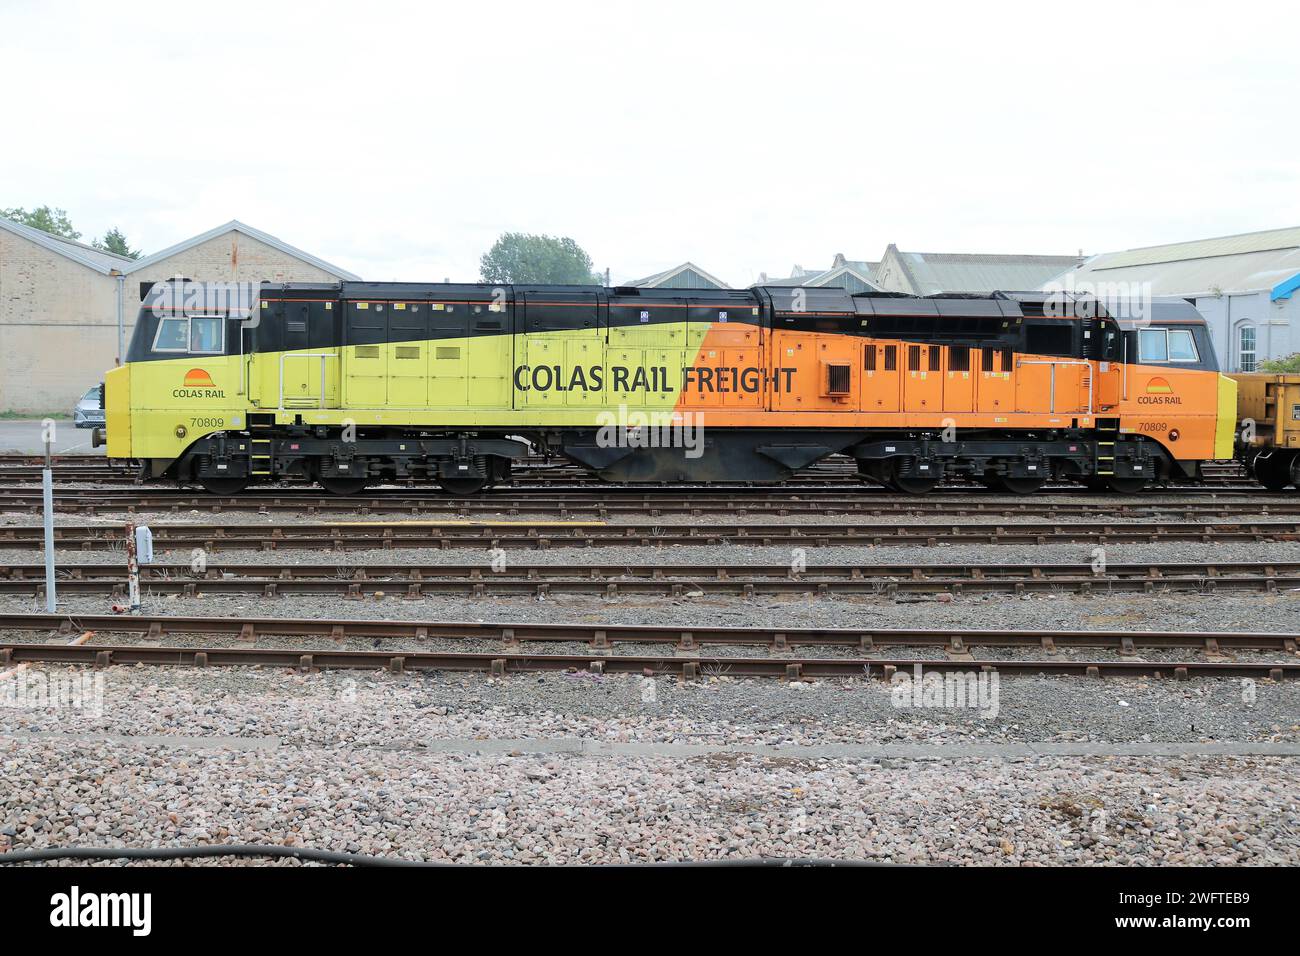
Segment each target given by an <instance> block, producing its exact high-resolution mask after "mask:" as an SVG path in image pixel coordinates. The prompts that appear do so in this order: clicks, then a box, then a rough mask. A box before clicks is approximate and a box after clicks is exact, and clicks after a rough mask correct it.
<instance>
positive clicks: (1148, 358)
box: [1138, 329, 1169, 362]
mask: <svg viewBox="0 0 1300 956" xmlns="http://www.w3.org/2000/svg"><path fill="white" fill-rule="evenodd" d="M1138 357H1139V361H1142V362H1168V361H1169V339H1168V337H1167V336H1166V334H1165V330H1164V329H1142V330H1140V331H1139V332H1138Z"/></svg>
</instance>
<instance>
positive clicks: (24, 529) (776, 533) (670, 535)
mask: <svg viewBox="0 0 1300 956" xmlns="http://www.w3.org/2000/svg"><path fill="white" fill-rule="evenodd" d="M150 527H151V528H152V531H153V536H154V544H155V546H156V548H158V549H159V550H163V551H165V550H168V549H174V548H190V549H193V548H202V549H204V550H205V551H209V552H213V551H217V550H219V549H234V548H243V549H245V550H247V549H250V548H251V549H260V550H268V551H270V550H280V549H302V548H308V549H316V550H319V549H332V550H336V551H342V550H354V549H359V548H368V549H387V548H438V549H443V550H446V549H451V548H455V547H466V546H477V547H482V546H486V547H489V548H502V549H505V548H511V549H520V548H539V549H544V548H549V547H565V546H572V547H584V548H594V547H608V546H612V545H613V546H658V547H670V546H689V545H715V546H716V545H745V546H769V545H772V546H776V545H779V546H790V545H796V546H800V547H829V546H832V545H884V544H921V545H933V544H938V543H940V542H943V543H965V544H1045V543H1047V542H1073V543H1123V542H1137V543H1161V542H1184V541H1196V542H1202V543H1214V542H1222V541H1295V540H1300V522H1296V521H1278V522H1263V521H1261V522H1249V523H1246V522H1207V523H1200V522H1142V521H1134V522H1128V523H1123V522H1096V521H1093V522H1087V523H1082V522H1081V523H1078V524H1068V523H1039V522H1021V523H1014V524H1013V523H1007V524H993V523H981V524H975V523H970V524H902V523H890V524H885V523H884V522H881V523H880V524H868V525H862V524H808V525H798V524H793V525H791V524H785V525H772V524H752V525H743V524H742V525H654V524H642V523H626V524H600V523H594V522H584V521H573V522H568V523H564V522H556V523H544V522H508V521H503V522H479V523H472V522H471V523H464V524H461V523H457V522H455V521H449V522H439V521H394V522H383V521H375V522H344V521H339V522H333V523H326V524H282V525H263V524H248V525H241V524H224V525H211V524H191V523H165V522H159V523H153V524H151V525H150ZM54 537H55V544H56V546H58V547H62V548H65V549H66V548H79V549H82V550H95V549H100V550H111V549H115V548H118V547H121V546H122V540H121V538H122V530H121V528H118V527H111V526H106V525H79V526H74V525H56V526H55V529H54ZM41 539H42V529H41V528H40V527H35V526H25V525H23V526H13V525H11V526H0V549H10V550H12V549H34V548H39V547H40V544H39V543H40V541H41Z"/></svg>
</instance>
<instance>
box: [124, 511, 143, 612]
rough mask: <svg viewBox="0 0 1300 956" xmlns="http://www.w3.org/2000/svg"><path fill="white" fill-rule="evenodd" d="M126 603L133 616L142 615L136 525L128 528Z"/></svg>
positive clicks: (129, 525) (131, 524) (130, 525)
mask: <svg viewBox="0 0 1300 956" xmlns="http://www.w3.org/2000/svg"><path fill="white" fill-rule="evenodd" d="M126 595H127V599H126V603H127V609H128V610H129V611H130V612H131V613H132V614H139V613H140V562H139V561H137V560H136V553H135V524H134V523H128V524H127V526H126Z"/></svg>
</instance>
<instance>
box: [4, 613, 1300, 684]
mask: <svg viewBox="0 0 1300 956" xmlns="http://www.w3.org/2000/svg"><path fill="white" fill-rule="evenodd" d="M0 631H6V632H15V631H18V632H29V633H38V634H42V635H47V636H48V635H49V634H50V633H51V632H54V633H58V634H62V635H65V636H66V635H70V634H72V633H74V632H87V631H89V632H93V634H94V638H93V639H92V640H88V641H86V642H85V643H82V644H77V645H70V644H51V643H32V642H14V641H4V642H0V666H9V665H12V664H18V663H26V662H45V663H63V664H89V665H93V666H96V667H107V666H110V665H113V664H156V665H162V664H169V665H174V666H176V665H179V666H191V667H203V666H215V665H260V666H273V667H292V668H297V669H299V670H303V671H311V670H317V669H329V668H341V667H342V668H371V669H377V668H386V669H388V670H390V671H393V672H401V671H407V670H478V671H488V672H489V673H492V674H494V675H499V676H504V675H505V674H507V673H509V672H511V671H538V670H565V671H577V670H583V671H589V672H594V673H612V672H625V673H626V672H631V673H642V674H676V675H680V676H681V677H683V678H685V679H694V678H697V677H700V676H708V675H711V674H725V675H730V676H780V677H785V678H787V679H791V680H802V679H806V678H814V677H871V676H877V677H883V678H886V679H888V678H889V677H891V676H892V675H893V674H894V673H895V672H896V671H897V670H898V669H900V668H901V669H904V670H906V669H911V668H914V667H916V666H918V665H919V666H920V667H921V668H922V669H925V670H938V671H966V672H969V671H972V670H974V669H976V668H979V669H980V670H983V671H998V672H1003V673H1013V674H1014V673H1032V674H1073V675H1088V676H1098V677H1101V676H1111V675H1125V676H1128V675H1138V674H1142V675H1153V676H1171V677H1175V678H1182V679H1186V678H1189V677H1191V676H1192V675H1193V674H1195V675H1197V676H1239V677H1247V676H1255V677H1267V678H1271V679H1273V680H1283V679H1286V678H1295V677H1297V676H1300V661H1293V660H1286V661H1282V662H1278V661H1275V660H1257V661H1238V660H1230V659H1227V657H1226V654H1227V652H1229V651H1272V652H1281V653H1284V654H1288V655H1294V654H1295V653H1296V646H1297V639H1298V638H1300V635H1296V634H1268V633H1244V632H1240V633H1239V632H1229V633H1207V632H1196V631H1190V632H1178V631H1174V632H1157V631H1132V632H1130V631H1120V632H1116V631H1016V630H978V631H975V630H909V629H861V628H852V629H827V628H780V629H778V628H735V627H711V628H710V627H706V628H691V629H685V628H680V627H656V626H647V625H635V626H630V625H603V624H530V623H502V624H485V623H482V622H407V621H355V620H318V619H310V620H309V619H292V618H288V619H286V618H253V617H242V618H222V619H212V618H205V617H176V616H169V615H161V616H155V615H142V616H138V617H135V616H120V615H81V614H77V615H71V616H64V615H56V614H3V615H0ZM104 634H117V635H130V636H134V637H138V638H142V639H143V640H142V641H141V642H138V643H118V644H112V645H104V644H101V643H96V641H97V640H98V639H99V638H100V637H101V636H102V635H104ZM167 636H171V637H177V636H183V637H185V638H193V637H199V636H202V637H207V638H209V639H213V638H215V639H224V640H227V641H229V640H231V639H233V640H235V641H236V642H237V644H236V645H234V646H231V645H229V644H212V645H207V646H204V645H196V646H189V645H186V646H163V645H162V644H161V640H162V638H164V637H167ZM266 637H276V638H284V637H297V638H303V637H310V638H325V639H331V640H333V641H336V642H343V641H347V640H349V639H358V638H359V639H365V640H367V641H369V642H370V643H371V648H369V649H366V650H354V649H345V648H339V647H330V648H317V647H300V648H274V647H256V646H252V645H254V644H255V642H256V641H257V640H258V639H259V638H266ZM386 641H388V642H398V641H404V642H407V644H405V645H403V646H390V647H388V648H384V647H383V646H382V645H383V644H384V643H385V642H386ZM424 641H439V642H443V643H451V644H455V643H457V642H461V641H475V642H483V641H497V642H499V643H500V644H501V648H502V650H501V651H500V652H499V653H498V652H490V653H467V652H460V651H444V650H435V649H419V647H418V645H419V644H420V643H421V642H424ZM575 642H576V643H585V644H588V645H589V653H586V654H573V653H554V654H553V653H546V652H540V653H528V652H526V651H525V649H524V645H525V644H540V645H547V644H550V645H555V644H572V643H575ZM410 644H415V645H416V647H415V648H414V649H413V648H412V647H411V646H410ZM616 644H628V645H642V646H654V645H657V646H661V647H663V646H667V647H669V648H671V651H672V655H671V656H667V655H665V654H643V653H642V654H623V653H614V651H613V647H614V645H616ZM708 645H726V646H733V647H734V646H760V647H764V648H766V649H767V650H768V651H769V655H770V656H768V657H731V656H721V657H709V656H707V655H704V654H702V653H700V651H701V649H702V648H704V647H706V646H708ZM889 647H910V648H916V647H922V648H941V649H942V650H943V652H944V654H945V656H944V657H936V658H933V659H928V660H920V659H916V658H910V657H904V658H890V657H879V656H875V655H876V651H877V650H879V649H881V648H889ZM806 648H817V649H823V650H824V649H827V648H849V649H856V650H857V651H858V652H859V653H862V654H869V655H871V656H864V657H856V658H854V657H850V658H845V657H816V656H812V657H809V656H805V657H796V656H792V655H793V653H794V652H795V651H797V650H799V649H806ZM971 648H1021V649H1023V648H1035V649H1037V650H1039V651H1041V652H1044V654H1045V656H1044V657H1043V658H1040V659H1035V660H1002V659H997V660H980V661H976V660H974V659H973V658H972V656H971V654H970V649H971ZM1095 649H1107V650H1113V651H1117V652H1118V655H1119V656H1118V657H1116V658H1113V659H1100V660H1092V659H1085V660H1079V659H1076V658H1072V657H1066V656H1064V655H1065V654H1067V653H1073V652H1075V651H1079V650H1095ZM1139 650H1159V651H1169V650H1190V651H1196V652H1198V653H1199V654H1201V656H1200V657H1197V658H1195V659H1187V660H1181V659H1180V660H1174V661H1148V660H1142V659H1140V658H1139V657H1137V653H1138V651H1139Z"/></svg>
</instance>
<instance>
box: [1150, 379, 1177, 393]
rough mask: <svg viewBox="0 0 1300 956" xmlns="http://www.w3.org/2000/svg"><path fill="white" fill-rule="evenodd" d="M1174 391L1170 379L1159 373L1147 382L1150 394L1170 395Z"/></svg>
mask: <svg viewBox="0 0 1300 956" xmlns="http://www.w3.org/2000/svg"><path fill="white" fill-rule="evenodd" d="M1172 391H1173V388H1172V387H1171V386H1170V384H1169V381H1168V380H1167V379H1164V378H1161V377H1160V376H1159V375H1157V376H1156V377H1155V378H1153V379H1151V380H1149V381H1148V382H1147V394H1148V395H1168V394H1169V393H1170V392H1172Z"/></svg>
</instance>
